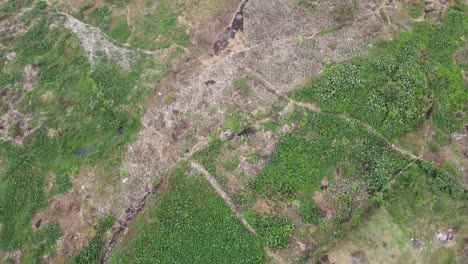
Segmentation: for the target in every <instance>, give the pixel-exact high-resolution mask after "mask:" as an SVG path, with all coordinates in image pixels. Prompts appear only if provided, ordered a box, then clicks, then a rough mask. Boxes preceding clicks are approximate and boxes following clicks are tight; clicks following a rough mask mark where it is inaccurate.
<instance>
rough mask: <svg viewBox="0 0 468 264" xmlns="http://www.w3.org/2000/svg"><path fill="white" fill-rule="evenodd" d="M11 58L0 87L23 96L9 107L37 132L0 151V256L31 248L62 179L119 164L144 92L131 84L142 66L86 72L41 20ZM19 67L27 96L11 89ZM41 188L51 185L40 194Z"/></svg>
mask: <svg viewBox="0 0 468 264" xmlns="http://www.w3.org/2000/svg"><path fill="white" fill-rule="evenodd" d="M14 51H15V52H16V53H17V57H16V59H15V60H14V61H12V62H11V63H9V64H8V67H5V69H2V70H0V85H1V86H2V87H5V88H4V89H6V91H7V92H8V93H15V92H18V93H19V94H18V95H23V94H24V96H23V98H22V99H21V101H20V102H19V104H18V105H17V106H16V107H18V110H19V111H20V112H22V113H30V114H31V116H32V117H33V118H32V120H30V125H31V126H33V127H34V126H36V127H37V129H36V130H35V131H34V132H33V133H32V134H30V135H29V136H27V137H26V138H24V139H23V144H22V145H16V144H13V143H11V142H8V141H6V142H1V143H0V161H1V162H2V168H0V190H1V191H0V208H1V210H0V224H1V229H0V250H14V249H16V248H18V247H23V248H25V250H26V251H28V250H29V248H32V247H33V244H34V243H35V242H34V241H35V240H34V239H33V236H34V232H33V231H32V230H31V223H30V221H31V219H32V218H33V216H35V215H36V213H37V211H38V210H40V209H41V208H43V207H44V206H46V205H47V204H48V203H49V201H50V200H51V198H52V196H53V195H55V194H57V193H65V192H66V191H68V189H69V188H71V187H72V183H71V182H70V179H69V177H70V176H71V175H73V174H74V173H76V172H77V171H78V170H79V168H80V165H81V164H82V163H83V162H86V163H88V164H89V165H90V166H93V165H96V164H97V163H99V164H100V165H101V166H103V167H104V168H106V169H108V170H112V168H113V166H114V167H115V166H116V165H118V164H119V161H120V154H119V153H122V152H123V151H125V146H126V144H128V142H129V141H131V140H132V139H133V136H134V135H135V133H136V132H137V131H138V129H139V119H138V118H139V116H140V115H141V113H142V112H141V110H142V109H140V107H139V104H140V102H142V100H145V98H146V92H145V91H144V90H143V89H141V88H139V87H140V84H141V83H140V82H139V81H138V79H139V76H140V75H141V72H142V68H141V65H142V64H143V61H139V62H136V63H135V65H134V67H133V70H132V71H129V72H127V71H124V70H122V69H120V68H118V67H116V66H114V65H112V64H111V63H110V62H109V61H106V60H101V61H99V62H97V64H96V65H95V66H94V67H92V66H91V65H90V64H89V62H88V58H87V57H86V55H85V53H84V51H83V50H82V49H81V47H80V44H79V41H78V40H77V39H76V37H74V36H73V35H72V33H71V32H69V31H68V30H66V29H65V28H63V27H60V26H51V21H50V20H49V18H48V17H47V15H44V14H41V15H40V17H39V19H38V22H37V23H36V24H35V25H34V26H32V27H31V28H30V29H29V31H28V32H26V33H24V34H23V35H21V36H19V37H17V38H16V40H15V42H14ZM140 63H142V64H140ZM26 65H31V66H32V67H33V68H34V69H35V70H37V71H38V75H37V79H36V81H35V83H34V88H33V90H31V91H27V92H25V91H22V90H23V89H22V88H21V87H19V88H18V87H16V86H18V84H17V83H16V81H17V80H18V79H19V77H20V76H21V74H22V72H23V69H24V68H25V66H26ZM150 67H153V66H150ZM130 92H132V93H131V94H130ZM3 99H4V98H3V97H2V98H0V101H1V100H3ZM18 129H19V131H16V132H15V134H16V135H20V136H21V134H22V132H23V131H22V129H21V128H19V127H18ZM50 131H55V133H52V134H50V133H49V132H50ZM80 153H81V154H80ZM51 175H52V176H51ZM54 175H55V176H54ZM50 177H55V178H53V179H55V182H54V180H53V179H52V180H51V179H49V178H50ZM46 181H47V182H52V183H53V188H52V190H50V191H48V192H46V191H45V190H44V183H45V182H46Z"/></svg>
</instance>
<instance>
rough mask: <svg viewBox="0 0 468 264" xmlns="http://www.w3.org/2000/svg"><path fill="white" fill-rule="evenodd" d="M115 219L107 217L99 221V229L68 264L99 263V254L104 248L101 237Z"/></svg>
mask: <svg viewBox="0 0 468 264" xmlns="http://www.w3.org/2000/svg"><path fill="white" fill-rule="evenodd" d="M114 222H115V217H114V216H108V217H106V218H104V219H101V220H100V221H99V227H98V230H97V233H96V234H95V235H94V237H93V238H92V239H91V241H89V242H88V244H87V245H86V246H85V247H84V248H83V249H82V250H81V252H80V253H78V255H76V256H74V257H73V258H72V259H71V260H70V263H73V264H75V263H76V264H81V263H101V254H102V250H103V249H104V246H105V241H104V240H103V236H104V234H105V233H106V231H107V230H108V229H109V228H111V227H112V226H113V225H114Z"/></svg>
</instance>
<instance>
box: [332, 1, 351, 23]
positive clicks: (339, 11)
mask: <svg viewBox="0 0 468 264" xmlns="http://www.w3.org/2000/svg"><path fill="white" fill-rule="evenodd" d="M355 12H356V7H355V5H354V3H352V2H345V3H340V4H338V5H336V6H335V8H334V10H333V15H334V18H335V21H336V22H338V23H340V24H343V23H346V22H349V21H351V20H352V19H353V18H354V13H355Z"/></svg>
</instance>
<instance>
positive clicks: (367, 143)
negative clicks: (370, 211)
mask: <svg viewBox="0 0 468 264" xmlns="http://www.w3.org/2000/svg"><path fill="white" fill-rule="evenodd" d="M296 122H297V123H298V126H299V129H298V130H296V131H294V132H293V133H291V134H286V135H283V136H281V137H280V138H279V140H278V142H277V144H276V152H275V153H274V154H273V155H272V157H271V158H270V160H269V162H268V164H267V166H266V167H265V168H264V169H263V170H262V171H260V172H259V173H258V174H257V177H256V179H255V180H254V181H253V182H252V187H253V188H254V189H255V190H257V191H258V192H260V194H262V195H264V196H266V197H268V198H271V199H294V198H296V197H297V196H298V193H300V192H306V191H308V192H310V191H313V190H317V189H318V188H319V184H320V181H321V180H322V179H323V178H324V177H332V176H333V174H332V172H333V168H335V167H336V166H338V165H340V164H343V163H344V162H345V161H350V162H351V167H352V170H351V173H350V174H351V175H348V177H363V178H364V179H365V180H366V184H368V186H369V188H370V189H372V190H373V191H378V190H380V189H381V188H383V187H384V186H385V184H387V183H388V181H389V180H391V178H392V176H393V175H395V174H396V173H397V172H398V171H399V170H400V169H401V168H403V167H404V166H405V165H406V164H407V163H408V160H407V158H405V157H404V156H402V155H401V154H400V153H398V152H396V151H394V150H393V149H392V148H391V147H390V146H388V145H387V144H386V143H385V141H384V140H383V139H382V138H381V137H380V136H378V135H376V134H373V133H371V132H368V131H367V130H366V128H365V127H363V126H362V125H360V124H359V123H357V122H355V121H347V120H345V119H342V118H339V117H336V116H334V115H332V114H324V113H313V112H303V114H302V117H298V120H297V121H296Z"/></svg>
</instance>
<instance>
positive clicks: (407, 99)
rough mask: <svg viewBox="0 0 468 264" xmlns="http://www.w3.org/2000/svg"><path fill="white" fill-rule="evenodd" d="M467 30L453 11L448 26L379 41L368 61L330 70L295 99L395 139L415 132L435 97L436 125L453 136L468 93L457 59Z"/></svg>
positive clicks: (425, 27) (417, 28)
mask: <svg viewBox="0 0 468 264" xmlns="http://www.w3.org/2000/svg"><path fill="white" fill-rule="evenodd" d="M467 28H468V22H467V20H466V19H464V16H463V14H462V12H458V11H455V10H448V11H447V12H446V13H445V16H444V19H443V22H442V23H440V24H436V25H431V24H428V23H426V22H423V23H419V24H415V26H414V29H413V31H410V32H404V33H401V34H400V36H398V37H396V38H395V40H394V41H392V42H380V43H376V45H375V49H374V51H373V52H372V53H371V54H370V55H369V56H368V57H365V58H360V59H355V60H352V61H348V62H343V63H340V64H337V65H334V66H331V67H329V68H327V69H326V70H325V72H324V73H323V74H321V75H319V76H318V77H315V78H313V79H311V80H310V81H309V82H308V83H307V84H306V85H305V86H304V87H302V88H300V89H298V90H296V91H293V92H292V93H291V96H292V97H293V98H295V99H296V100H302V101H310V102H314V103H316V104H318V105H319V106H320V107H322V109H324V110H325V111H330V112H346V113H349V114H350V115H351V116H353V117H355V118H358V119H361V120H363V121H364V122H366V123H368V124H370V125H371V126H373V127H374V128H376V129H377V130H378V131H380V132H381V133H382V134H384V135H386V136H389V137H394V136H396V135H399V134H403V133H406V132H409V131H411V130H413V129H414V128H415V127H416V126H417V125H418V124H419V123H420V122H421V121H422V120H423V119H424V113H425V112H426V110H427V108H428V107H429V102H428V99H427V98H428V97H429V96H433V98H434V103H433V107H434V114H433V121H434V123H435V124H436V125H437V126H438V127H439V128H440V129H441V130H443V131H445V132H447V133H453V132H455V131H458V130H460V129H461V126H462V120H461V119H457V118H456V117H455V115H454V113H455V112H457V111H462V109H464V105H465V102H466V101H467V100H468V94H467V93H466V91H465V89H464V84H463V79H462V76H461V72H460V68H459V67H458V66H457V65H455V64H454V62H453V60H452V56H453V54H454V53H455V52H456V50H457V49H459V48H460V47H461V46H463V44H464V43H466V40H464V41H463V38H462V36H464V35H466V33H467V31H468V30H467Z"/></svg>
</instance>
